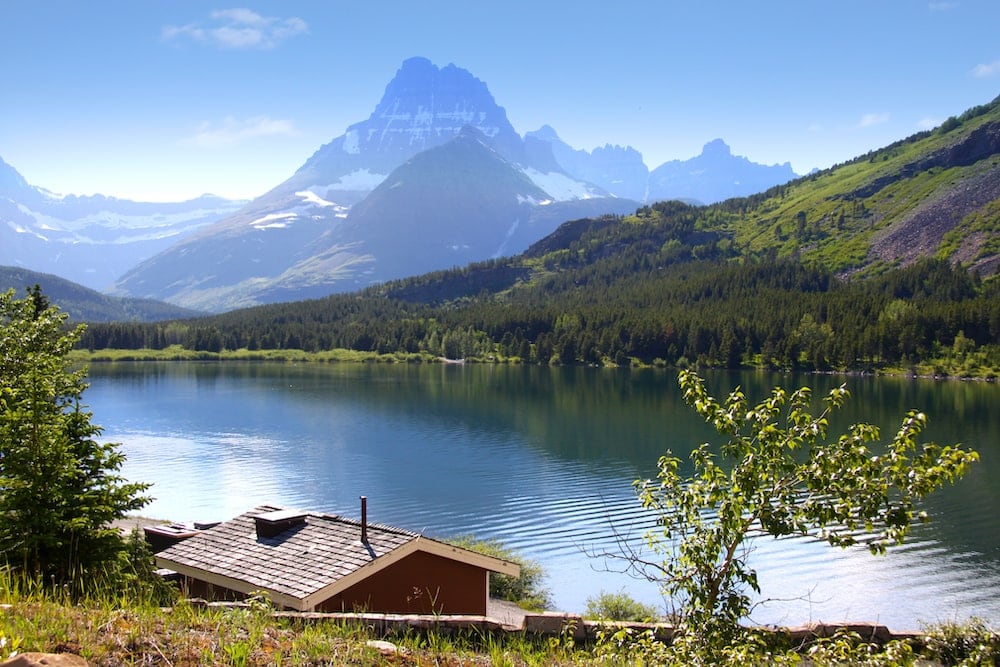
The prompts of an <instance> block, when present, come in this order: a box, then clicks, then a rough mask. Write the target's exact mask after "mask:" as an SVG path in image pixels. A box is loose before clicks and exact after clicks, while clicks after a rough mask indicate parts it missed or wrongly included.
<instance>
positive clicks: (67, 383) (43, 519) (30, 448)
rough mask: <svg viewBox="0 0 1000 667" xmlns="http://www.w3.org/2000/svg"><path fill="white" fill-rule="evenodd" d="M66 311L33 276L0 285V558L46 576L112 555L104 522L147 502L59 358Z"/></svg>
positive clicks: (73, 571)
mask: <svg viewBox="0 0 1000 667" xmlns="http://www.w3.org/2000/svg"><path fill="white" fill-rule="evenodd" d="M65 321H66V315H65V314H64V313H62V312H60V311H59V309H58V308H57V307H54V306H50V305H49V302H48V299H47V298H46V297H45V296H44V295H43V294H42V292H41V290H40V288H39V287H38V286H37V285H36V286H35V287H34V288H32V289H29V290H28V296H27V298H25V299H20V300H18V299H16V298H15V295H14V291H13V290H10V291H8V292H6V293H3V294H0V563H6V565H7V566H8V567H10V568H12V569H14V570H16V571H21V572H23V573H25V574H27V575H29V576H36V577H42V578H43V579H44V580H45V581H46V582H54V583H65V582H67V581H69V580H71V579H72V578H73V577H75V576H80V575H84V574H86V573H88V572H91V571H93V569H94V568H95V567H98V566H101V565H105V564H108V563H110V562H111V561H113V560H114V559H116V558H117V557H118V556H119V554H120V553H121V551H122V549H123V547H124V542H123V539H122V537H121V535H120V534H119V532H118V531H117V530H116V529H115V528H114V527H113V526H112V522H113V521H114V520H115V519H119V518H122V517H123V516H125V514H127V513H128V512H131V511H134V510H137V509H139V508H141V507H143V506H144V505H145V504H146V503H147V502H149V499H148V498H146V497H145V496H143V495H141V494H142V493H143V492H144V491H145V490H146V489H147V488H148V487H149V485H148V484H139V483H130V482H128V481H127V480H125V479H124V478H123V477H122V476H120V475H119V474H118V471H119V470H120V469H121V466H122V463H123V462H124V460H125V456H124V455H123V454H121V453H120V452H119V451H118V446H117V445H115V444H109V443H100V442H98V441H97V440H96V438H97V437H98V436H99V435H100V433H101V429H100V427H99V426H96V425H94V424H93V423H91V416H92V415H91V413H89V412H87V411H86V410H85V409H84V407H83V406H82V405H81V402H80V401H81V397H82V394H83V391H84V389H85V388H86V386H87V385H86V383H85V382H84V377H85V373H84V371H82V370H73V369H72V368H71V364H70V361H69V359H68V354H69V352H70V350H71V349H72V348H73V345H74V344H75V342H76V341H77V340H78V339H79V337H80V335H81V334H82V331H83V327H82V325H81V326H78V327H76V328H75V329H71V330H68V329H67V328H66V327H65Z"/></svg>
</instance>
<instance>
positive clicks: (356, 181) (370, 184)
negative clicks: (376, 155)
mask: <svg viewBox="0 0 1000 667" xmlns="http://www.w3.org/2000/svg"><path fill="white" fill-rule="evenodd" d="M385 179H386V174H379V173H375V172H372V171H369V170H368V168H367V167H366V168H364V169H355V170H354V171H352V172H351V173H349V174H344V175H343V176H341V177H340V179H339V180H337V182H336V183H331V184H330V185H328V186H326V189H329V190H369V191H370V190H374V189H375V188H377V187H378V186H379V184H380V183H381V182H382V181H384V180H385ZM314 188H321V186H313V187H312V188H309V189H310V190H313V189H314Z"/></svg>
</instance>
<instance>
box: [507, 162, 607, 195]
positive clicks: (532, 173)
mask: <svg viewBox="0 0 1000 667" xmlns="http://www.w3.org/2000/svg"><path fill="white" fill-rule="evenodd" d="M524 174H525V175H526V176H527V177H528V178H530V179H531V181H532V182H533V183H534V184H535V185H537V186H538V187H540V188H541V189H542V190H545V192H547V193H548V194H549V196H550V197H552V198H553V199H554V200H556V201H573V200H577V199H594V198H596V197H600V196H601V195H600V194H599V193H597V192H594V190H593V189H592V188H591V186H589V185H587V184H586V183H581V182H580V181H576V180H573V179H572V178H570V177H569V176H567V175H566V174H560V173H558V172H548V173H543V172H540V171H538V170H537V169H532V168H530V167H529V168H527V169H525V170H524Z"/></svg>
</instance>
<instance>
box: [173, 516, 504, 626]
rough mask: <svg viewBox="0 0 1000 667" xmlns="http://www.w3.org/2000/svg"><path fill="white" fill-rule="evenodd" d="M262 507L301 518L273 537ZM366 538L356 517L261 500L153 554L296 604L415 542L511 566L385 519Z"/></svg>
mask: <svg viewBox="0 0 1000 667" xmlns="http://www.w3.org/2000/svg"><path fill="white" fill-rule="evenodd" d="M279 512H280V514H272V513H279ZM267 514H270V515H271V516H275V517H287V516H289V515H300V516H302V517H304V520H303V521H302V522H301V523H299V524H298V525H292V526H291V527H288V528H287V529H285V530H284V531H282V532H280V533H278V534H277V535H275V536H274V537H259V536H258V534H257V528H256V522H255V519H256V518H257V517H259V516H260V515H267ZM367 538H368V540H367V544H364V543H362V542H361V522H359V521H357V520H354V519H347V518H344V517H340V516H335V515H331V514H323V513H317V512H298V513H296V512H288V511H287V510H285V509H284V508H281V507H274V506H271V505H262V506H260V507H257V508H255V509H253V510H251V511H249V512H246V513H244V514H241V515H240V516H238V517H236V518H235V519H232V520H230V521H226V522H224V523H220V524H219V525H217V526H215V527H213V528H209V529H208V530H204V531H200V532H199V533H198V534H197V535H195V536H193V537H190V538H188V539H186V540H184V541H182V542H178V543H177V544H174V545H173V546H171V547H169V548H167V549H164V550H163V551H161V552H160V553H158V554H156V561H157V565H158V566H159V567H166V568H170V569H173V570H176V571H178V572H181V573H182V574H186V575H189V576H194V577H196V578H204V579H205V580H207V581H210V582H212V583H218V584H220V585H224V586H226V587H229V588H232V589H233V590H238V591H241V592H245V593H246V592H251V591H255V590H263V591H267V592H269V593H271V594H272V598H274V597H278V598H279V600H281V601H282V603H283V604H286V605H287V606H292V607H296V608H310V607H311V606H313V605H314V604H315V603H316V599H315V598H316V594H317V593H319V592H320V591H321V590H322V589H327V590H326V591H324V595H326V594H329V593H332V592H333V591H331V590H330V588H331V587H332V588H337V586H336V584H337V582H339V581H342V580H344V579H345V578H350V579H352V580H353V579H356V577H352V575H355V574H356V573H357V572H358V570H359V569H361V568H364V567H366V566H374V567H372V568H370V569H372V571H376V570H377V566H378V565H380V564H382V563H385V562H387V561H391V560H393V558H392V557H390V558H388V559H383V560H382V561H379V563H376V560H377V559H379V558H381V557H383V556H386V555H390V554H393V552H396V555H398V554H400V553H401V552H409V551H413V550H415V549H417V548H420V549H424V550H429V551H432V552H434V553H438V554H439V555H443V556H446V557H449V558H453V559H455V560H463V561H466V562H474V563H475V564H476V565H478V566H480V567H483V568H484V569H491V570H494V571H499V572H505V573H508V574H510V573H511V572H513V571H514V570H516V569H517V566H516V565H513V564H511V563H507V562H505V561H501V560H498V559H494V558H490V557H487V556H483V555H481V554H475V553H473V552H469V551H467V550H465V549H460V548H458V547H452V546H450V545H445V544H443V543H440V542H436V541H434V540H428V539H427V538H422V537H421V536H420V535H418V534H417V533H414V532H411V531H408V530H403V529H401V528H394V527H392V526H386V525H382V524H372V523H369V524H368V526H367ZM512 568H513V570H512ZM514 573H515V574H516V572H514ZM200 575H205V576H204V577H202V576H200ZM310 596H313V597H312V598H311V599H310Z"/></svg>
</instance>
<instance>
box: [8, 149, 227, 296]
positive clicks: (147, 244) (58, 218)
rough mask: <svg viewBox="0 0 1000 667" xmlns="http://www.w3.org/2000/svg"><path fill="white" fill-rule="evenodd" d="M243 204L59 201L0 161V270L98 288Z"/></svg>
mask: <svg viewBox="0 0 1000 667" xmlns="http://www.w3.org/2000/svg"><path fill="white" fill-rule="evenodd" d="M243 203H244V202H233V201H229V200H226V199H221V198H219V197H213V196H211V195H204V196H202V197H199V198H197V199H192V200H190V201H186V202H180V203H148V202H135V201H129V200H126V199H115V198H113V197H104V196H102V195H94V196H88V197H77V196H72V195H71V196H60V195H55V194H53V193H51V192H49V191H47V190H45V189H43V188H40V187H36V186H32V185H30V184H28V182H27V181H26V180H25V179H24V178H23V177H22V176H21V174H19V173H18V172H17V170H16V169H14V167H12V166H10V165H9V164H7V163H6V162H4V161H3V160H2V159H0V264H7V265H17V266H20V267H24V268H26V269H31V270H35V271H42V272H48V273H54V274H57V275H60V276H62V277H64V278H67V279H69V280H72V281H74V282H77V283H80V284H81V285H86V286H88V287H91V288H93V289H103V288H106V287H109V286H110V285H111V284H112V283H113V282H114V281H115V280H116V279H117V278H118V277H119V276H120V275H121V274H122V273H124V271H125V270H126V269H127V268H129V267H131V266H133V265H135V264H136V263H138V262H139V261H141V260H143V259H145V258H147V257H151V256H153V255H155V254H156V253H158V252H160V251H162V250H165V249H166V248H168V247H169V246H170V245H172V244H173V243H175V242H176V241H177V240H178V239H180V238H183V237H184V236H186V235H188V234H190V233H191V232H193V231H195V230H197V229H199V228H201V227H204V226H206V225H209V224H212V223H214V222H216V221H218V220H220V219H221V218H223V217H225V216H227V215H229V214H231V213H233V212H234V211H236V210H238V209H239V208H240V206H242V205H243Z"/></svg>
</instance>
